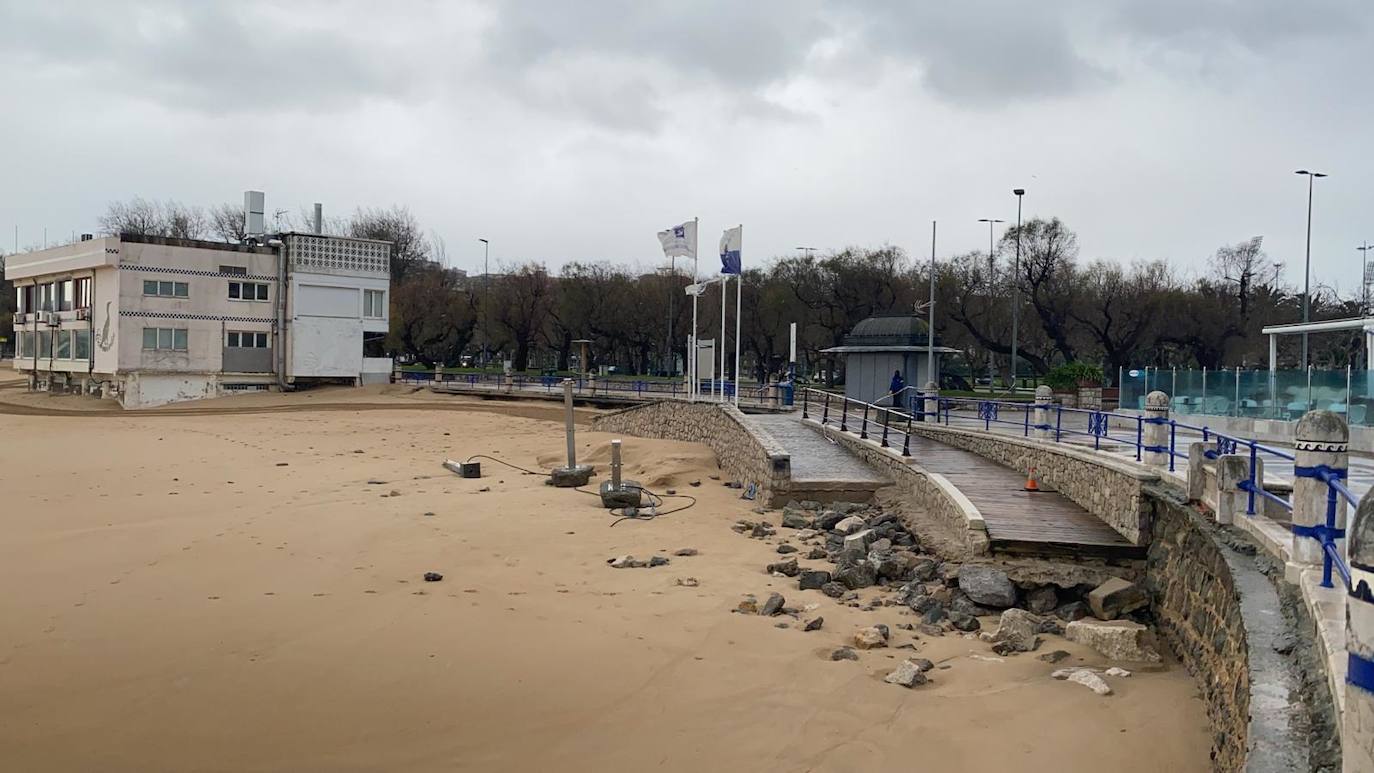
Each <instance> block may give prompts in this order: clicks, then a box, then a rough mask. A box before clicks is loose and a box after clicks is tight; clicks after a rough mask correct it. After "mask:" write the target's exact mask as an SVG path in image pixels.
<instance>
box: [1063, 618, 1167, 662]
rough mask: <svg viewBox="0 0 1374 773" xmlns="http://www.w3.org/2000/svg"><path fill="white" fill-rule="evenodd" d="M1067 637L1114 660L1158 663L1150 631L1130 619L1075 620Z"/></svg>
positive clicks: (1158, 658)
mask: <svg viewBox="0 0 1374 773" xmlns="http://www.w3.org/2000/svg"><path fill="white" fill-rule="evenodd" d="M1064 638H1066V639H1068V640H1069V641H1072V642H1078V643H1079V644H1083V645H1086V646H1088V647H1090V648H1092V649H1094V650H1096V651H1097V652H1098V653H1100V654H1101V655H1104V656H1106V657H1107V658H1109V659H1111V660H1124V661H1132V662H1137V663H1158V662H1160V660H1161V658H1160V656H1159V652H1158V651H1157V650H1156V649H1155V646H1154V636H1153V635H1152V634H1151V633H1150V629H1149V628H1146V627H1145V626H1143V625H1141V624H1140V623H1135V622H1131V621H1130V620H1111V621H1107V622H1102V621H1099V620H1088V619H1083V620H1075V621H1073V622H1071V623H1069V624H1068V625H1066V626H1064Z"/></svg>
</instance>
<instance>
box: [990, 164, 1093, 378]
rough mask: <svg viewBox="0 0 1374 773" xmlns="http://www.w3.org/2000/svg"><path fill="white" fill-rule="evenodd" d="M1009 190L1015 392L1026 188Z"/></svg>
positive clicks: (1012, 344)
mask: <svg viewBox="0 0 1374 773" xmlns="http://www.w3.org/2000/svg"><path fill="white" fill-rule="evenodd" d="M1011 192H1012V193H1014V194H1016V262H1015V263H1014V264H1012V270H1011V391H1012V393H1013V394H1015V392H1016V343H1017V340H1016V338H1017V333H1018V332H1019V330H1018V323H1019V322H1020V318H1021V197H1022V196H1025V195H1026V189H1025V188H1013V189H1012V191H1011ZM1117 386H1120V384H1118V385H1117Z"/></svg>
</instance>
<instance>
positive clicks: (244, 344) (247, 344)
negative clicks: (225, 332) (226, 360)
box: [229, 330, 267, 349]
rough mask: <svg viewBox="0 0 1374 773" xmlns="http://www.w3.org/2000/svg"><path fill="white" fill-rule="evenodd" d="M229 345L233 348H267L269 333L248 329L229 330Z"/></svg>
mask: <svg viewBox="0 0 1374 773" xmlns="http://www.w3.org/2000/svg"><path fill="white" fill-rule="evenodd" d="M229 347H230V348H232V349H266V348H267V334H266V333H254V332H250V331H247V330H231V331H229Z"/></svg>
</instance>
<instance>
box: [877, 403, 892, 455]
mask: <svg viewBox="0 0 1374 773" xmlns="http://www.w3.org/2000/svg"><path fill="white" fill-rule="evenodd" d="M891 418H892V415H891V412H890V411H888V409H886V408H884V409H883V442H881V443H879V445H880V446H882V447H883V448H887V422H888V421H889V420H890V419H891Z"/></svg>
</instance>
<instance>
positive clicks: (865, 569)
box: [835, 562, 878, 590]
mask: <svg viewBox="0 0 1374 773" xmlns="http://www.w3.org/2000/svg"><path fill="white" fill-rule="evenodd" d="M835 582H838V583H840V584H841V585H843V586H844V587H846V588H848V589H850V590H858V589H860V588H868V587H871V586H872V585H874V584H875V583H877V582H878V573H877V572H876V571H874V570H873V565H872V564H870V563H868V562H863V563H857V564H849V565H847V566H842V567H840V569H839V571H837V572H835Z"/></svg>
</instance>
